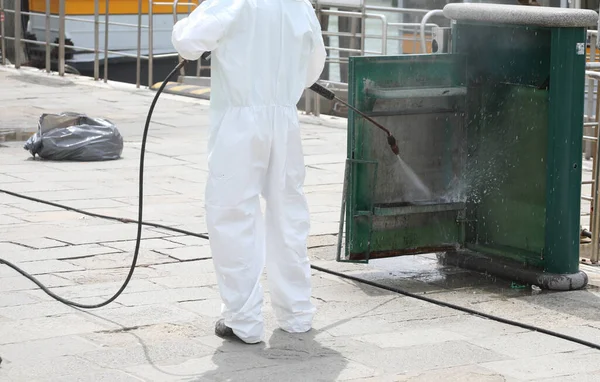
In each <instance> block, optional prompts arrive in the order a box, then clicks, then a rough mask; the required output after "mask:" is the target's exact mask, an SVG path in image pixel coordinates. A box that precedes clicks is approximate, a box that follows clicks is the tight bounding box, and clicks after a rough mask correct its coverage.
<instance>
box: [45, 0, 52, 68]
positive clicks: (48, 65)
mask: <svg viewBox="0 0 600 382" xmlns="http://www.w3.org/2000/svg"><path fill="white" fill-rule="evenodd" d="M51 71H52V46H51V45H50V0H46V72H47V73H50V72H51Z"/></svg>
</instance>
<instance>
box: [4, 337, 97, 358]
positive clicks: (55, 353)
mask: <svg viewBox="0 0 600 382" xmlns="http://www.w3.org/2000/svg"><path fill="white" fill-rule="evenodd" d="M97 349H98V345H95V344H93V343H92V342H90V341H87V340H84V339H83V338H81V337H79V336H65V337H54V338H47V339H43V340H35V341H26V342H20V343H16V344H9V345H1V346H0V354H2V357H3V358H4V360H5V361H8V362H15V361H19V360H23V361H31V360H34V359H46V358H57V357H62V356H66V355H77V354H82V353H85V352H90V351H93V350H97Z"/></svg>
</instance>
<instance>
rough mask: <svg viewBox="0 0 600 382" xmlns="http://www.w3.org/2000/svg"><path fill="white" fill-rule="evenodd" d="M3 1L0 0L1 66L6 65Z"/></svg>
mask: <svg viewBox="0 0 600 382" xmlns="http://www.w3.org/2000/svg"><path fill="white" fill-rule="evenodd" d="M4 17H6V16H5V14H4V0H0V49H2V65H6V40H5V39H4V36H6V33H5V31H4Z"/></svg>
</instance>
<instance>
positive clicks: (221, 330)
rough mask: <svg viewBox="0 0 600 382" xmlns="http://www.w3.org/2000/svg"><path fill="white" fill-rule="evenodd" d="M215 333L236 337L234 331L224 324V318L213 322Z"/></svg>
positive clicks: (224, 336) (222, 336) (225, 336)
mask: <svg viewBox="0 0 600 382" xmlns="http://www.w3.org/2000/svg"><path fill="white" fill-rule="evenodd" d="M215 334H216V335H217V336H218V337H221V338H238V337H237V336H236V335H235V333H233V329H231V328H230V327H229V326H227V325H225V319H223V318H221V319H220V320H219V321H217V323H216V324H215Z"/></svg>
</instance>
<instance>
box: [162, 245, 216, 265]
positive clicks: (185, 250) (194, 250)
mask: <svg viewBox="0 0 600 382" xmlns="http://www.w3.org/2000/svg"><path fill="white" fill-rule="evenodd" d="M156 251H157V252H159V253H162V254H164V255H167V256H169V257H172V258H174V259H177V260H181V261H188V260H200V259H207V258H210V257H211V252H210V246H209V245H208V244H205V245H203V246H185V247H180V248H173V249H157V250H156Z"/></svg>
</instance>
